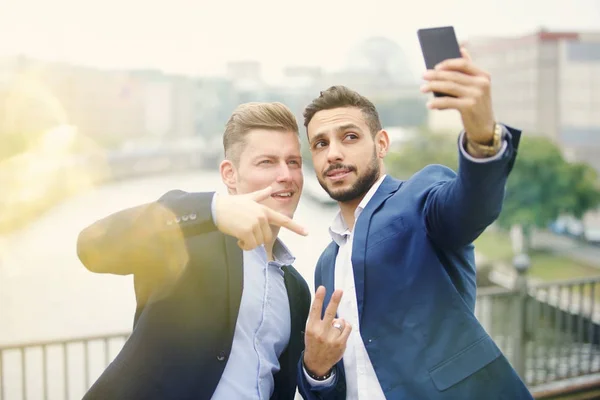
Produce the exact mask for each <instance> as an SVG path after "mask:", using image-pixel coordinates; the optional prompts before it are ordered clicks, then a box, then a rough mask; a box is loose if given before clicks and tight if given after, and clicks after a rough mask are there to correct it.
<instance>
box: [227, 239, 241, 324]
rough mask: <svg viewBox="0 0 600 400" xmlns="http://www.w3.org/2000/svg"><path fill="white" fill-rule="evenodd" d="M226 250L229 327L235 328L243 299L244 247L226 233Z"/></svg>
mask: <svg viewBox="0 0 600 400" xmlns="http://www.w3.org/2000/svg"><path fill="white" fill-rule="evenodd" d="M225 252H226V254H227V278H228V279H227V281H228V290H229V293H228V294H229V295H228V299H229V327H230V329H232V330H235V324H236V322H237V317H238V313H239V311H240V303H241V301H242V289H243V285H244V282H243V280H244V267H243V262H244V260H243V256H242V249H240V248H239V247H238V245H237V239H236V238H234V237H233V236H229V235H225Z"/></svg>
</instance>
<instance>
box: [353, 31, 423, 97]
mask: <svg viewBox="0 0 600 400" xmlns="http://www.w3.org/2000/svg"><path fill="white" fill-rule="evenodd" d="M345 64H346V65H345V68H344V69H345V70H346V71H349V72H352V73H353V74H364V75H366V76H370V77H372V78H375V79H376V81H377V82H380V83H382V84H388V85H389V84H393V85H394V86H396V85H400V86H403V85H414V84H415V82H417V78H416V75H415V74H414V73H413V71H412V70H411V67H410V63H409V61H408V58H407V57H406V55H405V54H404V51H403V50H402V48H401V47H400V46H399V45H398V43H396V42H395V41H393V40H391V39H389V38H386V37H380V36H377V37H371V38H368V39H366V40H365V41H363V42H361V43H358V44H357V45H356V46H354V47H353V48H352V49H351V50H350V52H349V53H348V55H347V60H346V63H345Z"/></svg>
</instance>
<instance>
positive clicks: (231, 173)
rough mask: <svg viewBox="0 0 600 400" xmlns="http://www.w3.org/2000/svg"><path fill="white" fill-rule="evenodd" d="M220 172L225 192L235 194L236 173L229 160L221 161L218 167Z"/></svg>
mask: <svg viewBox="0 0 600 400" xmlns="http://www.w3.org/2000/svg"><path fill="white" fill-rule="evenodd" d="M219 170H220V172H221V180H222V181H223V183H224V184H225V186H227V191H228V192H229V193H230V194H236V193H237V171H236V169H235V166H234V165H233V163H232V162H231V161H230V160H223V161H221V165H220V166H219Z"/></svg>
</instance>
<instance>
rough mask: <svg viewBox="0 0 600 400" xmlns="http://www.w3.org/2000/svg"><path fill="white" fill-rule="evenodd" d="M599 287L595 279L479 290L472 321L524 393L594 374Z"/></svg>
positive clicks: (599, 341)
mask: <svg viewBox="0 0 600 400" xmlns="http://www.w3.org/2000/svg"><path fill="white" fill-rule="evenodd" d="M524 282H525V283H526V281H524ZM599 284H600V277H594V278H587V279H577V280H569V281H560V282H552V283H541V284H532V285H527V284H524V285H521V286H520V287H519V286H518V285H517V287H516V288H515V289H514V290H506V289H496V288H494V289H492V290H488V289H481V290H480V291H479V293H478V297H477V306H476V316H477V318H478V319H479V321H481V323H482V325H483V326H484V328H485V329H486V331H487V332H488V333H489V334H490V335H491V336H492V338H493V339H494V341H495V342H496V344H497V345H498V347H500V349H501V350H502V351H503V353H504V354H505V355H506V356H507V358H508V359H509V361H510V362H511V364H512V365H513V366H514V367H515V369H516V370H517V372H518V373H519V375H520V376H521V377H523V379H524V380H525V382H526V383H527V385H528V386H529V387H533V388H535V387H541V386H543V385H544V384H548V383H557V382H560V381H565V382H567V381H569V380H572V379H573V378H577V377H582V376H590V375H594V374H598V373H600V303H599V301H600V290H599V289H600V287H599Z"/></svg>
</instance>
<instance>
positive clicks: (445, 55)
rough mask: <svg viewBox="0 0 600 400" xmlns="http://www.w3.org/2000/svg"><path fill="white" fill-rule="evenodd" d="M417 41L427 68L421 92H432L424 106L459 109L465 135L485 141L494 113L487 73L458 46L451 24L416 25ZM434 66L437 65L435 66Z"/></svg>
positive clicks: (437, 108) (491, 134) (492, 132)
mask: <svg viewBox="0 0 600 400" xmlns="http://www.w3.org/2000/svg"><path fill="white" fill-rule="evenodd" d="M418 36H419V41H420V42H421V49H422V51H423V57H424V58H425V64H426V66H427V71H426V72H425V73H424V74H423V78H424V79H425V80H426V81H427V82H426V83H425V84H424V85H423V86H422V87H421V91H422V92H423V93H429V92H433V94H434V96H435V97H434V98H433V99H431V100H429V102H428V103H427V108H429V109H432V110H457V111H458V112H460V115H461V118H462V121H463V127H464V130H465V131H466V132H467V137H468V138H469V139H470V140H473V141H475V142H477V143H488V142H489V141H490V140H491V139H492V138H493V135H494V128H495V124H496V122H495V117H494V110H493V108H492V98H491V77H490V74H489V73H487V72H486V71H484V70H482V69H481V68H479V67H478V66H477V65H475V64H474V63H473V62H472V60H471V57H470V56H469V54H468V52H467V51H466V50H464V49H461V48H460V47H459V45H458V41H457V40H456V35H455V33H454V28H453V27H451V26H446V27H440V28H428V29H420V30H419V31H418ZM436 67H437V69H436Z"/></svg>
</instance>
